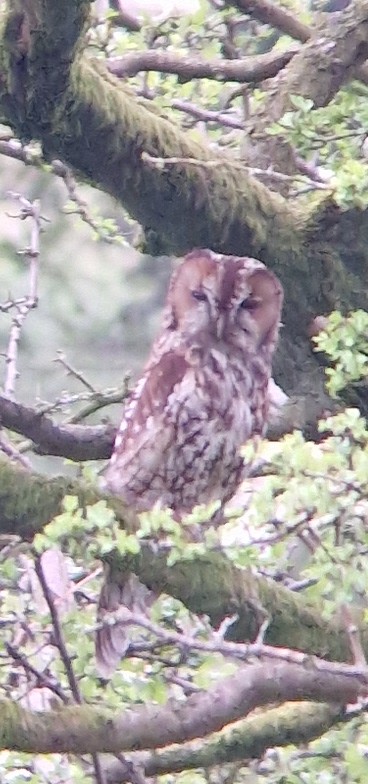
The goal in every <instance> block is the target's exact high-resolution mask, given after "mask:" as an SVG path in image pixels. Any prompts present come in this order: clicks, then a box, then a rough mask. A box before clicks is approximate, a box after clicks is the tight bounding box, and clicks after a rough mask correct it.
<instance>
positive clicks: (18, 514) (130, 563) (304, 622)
mask: <svg viewBox="0 0 368 784" xmlns="http://www.w3.org/2000/svg"><path fill="white" fill-rule="evenodd" d="M67 494H73V495H77V496H78V498H79V501H80V504H81V505H82V506H84V505H87V504H93V503H95V502H96V501H98V500H99V498H100V496H99V495H98V493H97V492H96V491H95V490H93V488H86V487H83V486H82V485H80V484H78V483H76V482H70V481H68V480H67V479H64V478H62V477H60V478H55V479H52V480H50V479H48V478H47V479H46V478H43V477H40V476H33V475H30V474H28V473H26V472H24V471H22V470H20V469H18V468H15V467H13V466H12V465H11V464H10V463H9V462H7V461H0V533H3V534H9V533H12V534H18V535H19V536H21V537H22V538H26V539H31V538H32V537H33V536H34V534H35V533H37V532H38V531H42V530H43V528H44V526H45V525H46V524H47V523H48V522H49V521H50V520H52V519H53V517H55V516H56V515H57V514H59V513H60V512H61V510H62V500H63V497H64V496H65V495H67ZM109 503H110V504H111V505H112V508H113V509H114V511H115V513H116V514H117V517H118V519H119V520H120V522H121V525H122V526H123V527H125V528H127V529H128V530H132V527H133V528H134V520H133V519H132V517H131V515H130V514H129V510H128V511H127V512H124V511H123V510H122V509H121V505H120V508H119V502H118V501H117V499H113V498H112V499H111V500H110V501H109ZM109 561H110V568H111V569H114V571H115V572H116V580H117V581H119V579H122V580H124V579H125V574H126V571H127V569H128V570H129V569H131V570H133V571H134V572H135V573H136V574H137V575H138V577H139V578H140V580H141V581H142V582H143V583H145V584H146V585H147V586H148V587H149V588H151V589H153V590H154V591H156V592H158V593H168V594H170V595H171V596H174V597H175V598H177V599H180V601H182V602H183V603H184V604H185V605H186V607H188V608H189V609H190V610H191V611H192V612H194V613H197V614H199V615H203V614H205V615H208V617H209V619H210V621H211V624H212V625H213V626H214V627H217V626H218V625H219V624H220V623H221V622H222V621H223V620H224V618H227V617H229V616H232V615H234V614H236V616H237V619H236V620H235V621H234V623H233V624H232V625H231V626H230V628H229V630H228V639H230V640H234V641H243V640H253V639H255V637H256V636H257V632H258V630H259V626H260V624H261V623H262V621H263V620H264V619H265V618H268V619H269V626H268V629H267V632H266V636H265V641H266V643H267V644H269V645H276V646H283V645H285V640H287V641H288V646H289V647H290V648H295V649H299V650H303V651H305V652H308V653H310V654H315V655H319V656H323V657H325V658H328V659H331V660H335V661H346V660H347V659H348V657H349V653H350V649H349V644H348V639H347V635H346V631H345V626H344V625H343V624H341V623H340V622H339V620H332V621H327V620H326V619H325V618H324V617H323V613H322V612H321V606H320V604H318V606H316V605H314V604H313V603H310V602H308V600H307V599H306V598H305V597H304V596H301V595H299V594H296V593H293V592H292V591H290V590H288V589H286V588H284V587H283V586H282V585H277V584H275V583H274V582H273V581H272V580H267V579H266V578H263V577H258V576H255V575H253V574H252V573H251V572H249V571H248V570H242V569H238V568H236V567H235V566H234V565H233V564H232V563H231V562H230V561H229V560H228V559H227V558H226V556H225V555H223V554H221V553H216V552H214V553H208V554H206V555H202V556H197V557H196V558H195V559H193V560H190V561H179V562H178V563H176V564H175V565H174V566H168V564H167V554H166V553H165V552H164V551H161V552H160V551H159V552H156V551H153V550H152V549H151V547H150V546H149V545H143V546H142V548H141V551H140V553H139V555H138V556H137V557H134V558H123V557H122V556H120V555H119V554H118V553H115V554H114V556H113V557H110V559H109ZM357 623H359V618H357ZM360 626H361V637H362V643H363V645H364V646H365V649H366V651H367V652H368V629H367V628H366V627H365V625H364V624H363V623H360Z"/></svg>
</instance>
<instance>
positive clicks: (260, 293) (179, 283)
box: [167, 250, 283, 350]
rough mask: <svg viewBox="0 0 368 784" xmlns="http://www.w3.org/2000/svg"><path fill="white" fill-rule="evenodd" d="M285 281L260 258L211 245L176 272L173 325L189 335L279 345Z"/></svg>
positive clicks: (257, 345) (189, 257) (257, 346)
mask: <svg viewBox="0 0 368 784" xmlns="http://www.w3.org/2000/svg"><path fill="white" fill-rule="evenodd" d="M282 302H283V289H282V286H281V283H280V281H279V280H278V278H277V277H276V275H274V274H273V272H271V271H270V270H268V269H267V268H266V267H265V266H264V264H262V263H261V262H260V261H257V260H256V259H252V258H248V257H244V258H243V257H239V256H223V255H221V254H216V253H213V252H212V251H209V250H194V251H192V252H191V253H189V254H188V255H187V256H186V257H185V258H184V260H183V262H182V263H181V265H180V266H179V267H178V269H177V270H176V271H175V272H174V274H173V276H172V279H171V283H170V288H169V293H168V300H167V304H168V309H169V313H170V327H171V329H174V330H178V331H179V332H180V333H181V334H182V335H183V336H184V337H185V338H186V337H188V338H192V339H196V338H198V339H199V340H203V338H204V337H208V338H209V340H210V341H211V342H212V343H213V342H215V343H216V342H217V343H219V344H224V343H226V342H227V341H230V342H231V343H233V344H234V343H235V344H238V345H239V347H244V338H247V344H248V345H249V347H253V348H255V349H257V350H259V349H261V348H262V347H265V348H267V347H268V348H270V349H271V350H272V349H273V348H274V346H275V343H276V340H277V335H278V330H279V325H280V318H281V309H282Z"/></svg>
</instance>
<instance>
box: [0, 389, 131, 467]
mask: <svg viewBox="0 0 368 784" xmlns="http://www.w3.org/2000/svg"><path fill="white" fill-rule="evenodd" d="M0 424H1V425H2V426H3V427H6V428H8V429H9V430H12V431H13V432H15V433H19V434H20V435H23V436H25V437H26V438H30V439H31V441H33V443H34V444H35V447H36V452H37V453H38V454H43V455H45V454H46V455H55V456H59V457H65V458H68V459H70V460H75V461H83V460H106V459H108V458H109V457H110V455H111V452H112V447H113V444H114V439H115V434H116V428H115V427H114V426H113V425H63V424H55V422H53V421H52V419H51V418H50V417H48V416H46V414H43V413H38V412H37V411H35V410H34V409H33V408H30V407H28V406H24V405H21V404H20V403H16V402H15V401H13V400H9V399H8V398H6V397H4V396H2V395H0Z"/></svg>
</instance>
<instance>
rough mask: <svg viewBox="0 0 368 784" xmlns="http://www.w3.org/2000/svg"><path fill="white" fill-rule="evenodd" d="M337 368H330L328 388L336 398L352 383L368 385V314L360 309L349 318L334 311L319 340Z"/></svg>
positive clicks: (318, 336)
mask: <svg viewBox="0 0 368 784" xmlns="http://www.w3.org/2000/svg"><path fill="white" fill-rule="evenodd" d="M314 340H315V343H316V346H317V348H318V350H319V351H323V352H324V353H325V354H326V355H327V357H328V358H329V360H330V361H331V362H332V363H333V367H331V368H330V367H329V368H327V369H326V375H327V389H328V391H329V393H330V395H332V396H334V397H336V396H337V395H339V393H340V392H341V391H342V390H343V389H344V388H345V387H346V386H347V385H348V384H360V385H361V384H364V385H367V377H368V313H367V312H366V311H365V310H357V311H354V313H350V314H349V315H348V316H343V315H342V314H341V313H339V312H338V311H334V312H333V313H331V314H330V315H329V317H328V320H327V324H326V328H325V329H324V330H323V331H322V332H320V333H319V334H318V335H317V336H316V337H315V339H314Z"/></svg>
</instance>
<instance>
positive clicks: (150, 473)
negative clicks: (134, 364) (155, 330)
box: [104, 350, 190, 495]
mask: <svg viewBox="0 0 368 784" xmlns="http://www.w3.org/2000/svg"><path fill="white" fill-rule="evenodd" d="M189 369H190V363H189V362H188V360H187V358H186V357H185V355H184V353H179V352H178V351H173V350H170V351H166V352H165V353H163V354H162V355H161V356H160V357H159V358H156V359H155V361H154V362H152V363H151V364H150V365H148V367H147V369H146V372H145V374H144V375H143V376H142V378H141V379H140V381H139V382H138V384H137V386H136V388H135V390H134V392H133V395H132V398H131V400H130V402H129V403H128V405H127V406H126V408H125V411H124V417H123V420H122V422H121V425H120V428H119V431H118V434H117V436H116V440H115V447H114V452H113V455H112V458H111V460H110V462H109V464H108V466H107V469H106V471H105V472H104V480H105V484H106V487H107V489H108V490H110V492H112V493H116V494H118V495H124V489H125V488H126V487H127V486H129V485H130V486H131V485H132V481H133V483H134V482H135V486H136V487H137V492H139V484H140V482H143V479H144V484H145V485H146V486H147V485H148V484H149V483H150V481H151V479H152V478H153V477H154V476H155V473H156V471H157V469H158V468H159V465H160V463H161V462H162V459H163V454H164V452H165V450H166V449H167V448H168V446H169V444H170V443H173V440H174V439H175V434H174V426H175V423H174V422H173V420H172V419H171V418H170V395H171V394H172V393H173V392H174V391H175V388H176V387H177V385H178V384H181V383H182V382H183V381H184V379H185V375H186V373H187V371H188V370H189Z"/></svg>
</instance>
